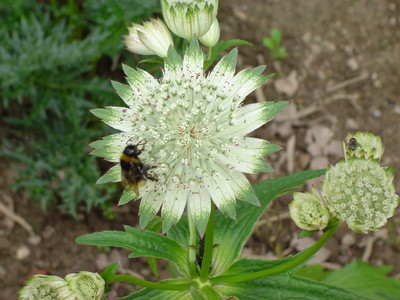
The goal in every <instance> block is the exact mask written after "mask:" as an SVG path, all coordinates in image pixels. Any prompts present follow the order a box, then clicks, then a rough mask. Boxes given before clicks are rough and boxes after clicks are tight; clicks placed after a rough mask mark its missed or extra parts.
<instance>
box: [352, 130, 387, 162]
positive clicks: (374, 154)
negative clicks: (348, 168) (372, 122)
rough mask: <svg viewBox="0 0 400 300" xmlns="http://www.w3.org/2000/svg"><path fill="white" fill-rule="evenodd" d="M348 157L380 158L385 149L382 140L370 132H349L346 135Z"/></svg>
mask: <svg viewBox="0 0 400 300" xmlns="http://www.w3.org/2000/svg"><path fill="white" fill-rule="evenodd" d="M345 146H346V147H345V148H346V150H345V156H346V159H349V158H352V157H355V158H364V159H376V160H380V159H381V157H382V154H383V151H384V148H383V145H382V140H381V138H380V137H379V136H375V135H374V134H372V133H370V132H356V133H355V134H354V135H352V134H350V133H348V134H347V137H346V145H345Z"/></svg>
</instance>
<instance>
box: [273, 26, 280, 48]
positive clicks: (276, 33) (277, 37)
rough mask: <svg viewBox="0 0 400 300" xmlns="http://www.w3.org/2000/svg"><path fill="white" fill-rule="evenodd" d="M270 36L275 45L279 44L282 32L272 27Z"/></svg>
mask: <svg viewBox="0 0 400 300" xmlns="http://www.w3.org/2000/svg"><path fill="white" fill-rule="evenodd" d="M271 37H272V39H273V40H274V42H275V44H276V45H279V44H280V43H281V41H282V33H281V31H280V30H279V29H272V30H271Z"/></svg>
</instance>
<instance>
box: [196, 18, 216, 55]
mask: <svg viewBox="0 0 400 300" xmlns="http://www.w3.org/2000/svg"><path fill="white" fill-rule="evenodd" d="M220 34H221V30H220V29H219V23H218V20H217V19H216V18H215V20H214V22H213V23H212V25H211V27H210V29H209V30H208V31H207V33H206V34H205V35H203V36H202V37H201V38H200V39H199V40H200V42H201V43H202V44H203V45H204V46H207V47H209V48H212V47H214V46H215V45H216V44H217V43H218V41H219V37H220Z"/></svg>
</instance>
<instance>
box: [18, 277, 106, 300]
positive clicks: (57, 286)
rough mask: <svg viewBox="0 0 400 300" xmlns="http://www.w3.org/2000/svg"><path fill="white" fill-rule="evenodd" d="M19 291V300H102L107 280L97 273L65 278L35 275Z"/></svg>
mask: <svg viewBox="0 0 400 300" xmlns="http://www.w3.org/2000/svg"><path fill="white" fill-rule="evenodd" d="M26 284H27V286H25V287H23V288H22V289H20V290H19V291H18V294H19V297H18V299H19V300H88V299H91V300H100V299H101V298H102V297H103V295H104V285H105V282H104V280H103V278H101V276H100V275H99V274H97V273H91V272H84V271H83V272H79V273H78V274H69V275H67V276H66V277H65V279H63V278H61V277H58V276H49V275H35V276H32V277H31V278H29V279H28V280H27V282H26Z"/></svg>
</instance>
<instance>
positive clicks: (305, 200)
mask: <svg viewBox="0 0 400 300" xmlns="http://www.w3.org/2000/svg"><path fill="white" fill-rule="evenodd" d="M293 199H294V200H293V201H292V202H290V203H289V210H290V217H291V218H292V220H293V221H294V222H295V223H296V225H297V227H299V228H301V229H305V230H322V229H324V228H325V227H326V226H327V225H328V222H329V212H328V210H327V209H326V208H325V206H324V204H323V203H322V201H321V198H320V197H319V195H318V192H317V191H316V190H314V189H313V194H311V193H293Z"/></svg>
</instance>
